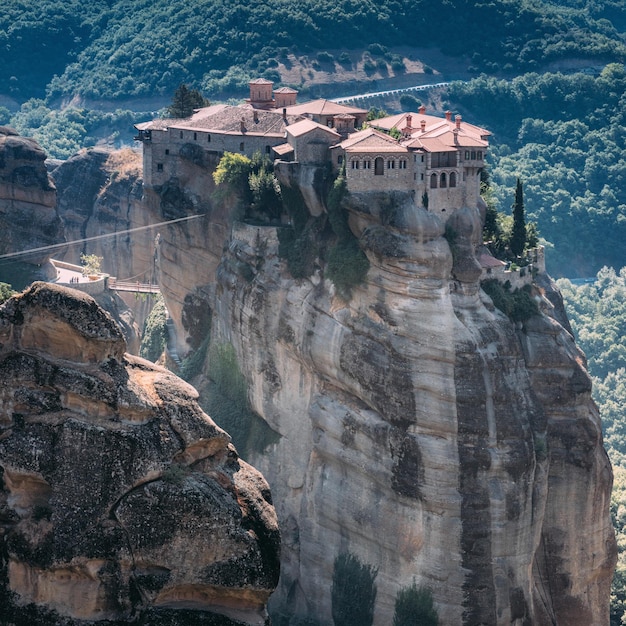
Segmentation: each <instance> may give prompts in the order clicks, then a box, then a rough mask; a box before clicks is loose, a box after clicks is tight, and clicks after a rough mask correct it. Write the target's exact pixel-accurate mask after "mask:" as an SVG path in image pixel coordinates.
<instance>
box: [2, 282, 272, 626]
mask: <svg viewBox="0 0 626 626" xmlns="http://www.w3.org/2000/svg"><path fill="white" fill-rule="evenodd" d="M125 348H126V346H125V342H124V340H123V337H122V334H121V331H120V329H119V328H118V326H117V325H116V324H115V323H114V322H113V320H112V319H111V318H110V316H108V314H106V313H105V312H104V311H103V310H102V309H100V308H99V307H98V306H97V304H96V303H95V302H94V301H93V300H92V299H91V298H90V297H89V296H86V295H82V294H80V293H78V292H76V291H73V290H68V289H64V288H62V287H55V286H49V285H45V284H43V283H35V284H34V285H33V286H32V287H31V288H30V289H29V290H28V291H27V292H25V293H24V294H22V295H20V296H16V297H14V298H12V299H11V300H9V301H7V303H5V305H3V306H2V307H0V379H1V385H0V407H1V408H0V537H1V538H2V542H1V548H0V621H2V623H3V624H9V623H11V624H15V625H20V626H26V624H28V625H41V626H43V625H44V624H45V625H49V624H57V625H65V626H74V625H78V624H81V625H87V624H94V623H98V622H102V621H105V620H106V623H107V624H120V625H121V624H125V623H131V622H132V623H138V622H141V623H146V624H148V623H149V624H154V625H159V624H161V625H165V624H174V623H185V624H198V625H200V624H205V625H209V624H210V625H224V626H226V625H233V626H234V625H243V624H264V623H266V613H265V604H266V602H267V599H268V597H269V595H270V593H271V592H272V590H273V589H274V587H275V585H276V581H277V577H278V567H279V565H278V556H279V544H278V541H279V539H278V528H277V523H276V515H275V512H274V508H273V506H272V504H271V500H270V494H269V488H268V486H267V483H266V482H265V480H264V479H263V477H262V476H261V475H260V474H259V473H258V472H257V471H256V470H254V469H253V468H252V467H250V466H249V465H247V464H246V463H245V462H243V461H242V460H241V459H239V458H238V456H237V453H236V452H235V450H234V448H233V447H232V445H230V444H229V437H228V435H227V434H226V433H225V432H224V431H223V430H221V429H220V428H219V427H217V426H216V425H215V424H214V423H213V421H212V420H211V419H210V418H209V417H207V415H206V414H204V413H203V412H202V410H201V409H200V407H199V406H198V404H197V402H196V398H197V394H196V392H195V390H194V389H193V388H192V387H190V386H189V385H187V384H186V383H183V382H182V381H180V380H179V379H177V378H176V377H175V376H173V375H172V374H170V373H169V372H168V371H167V370H164V369H161V368H157V367H155V366H152V364H150V363H148V362H147V361H144V360H142V359H137V358H134V357H131V356H130V355H128V354H125Z"/></svg>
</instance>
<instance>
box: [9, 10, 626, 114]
mask: <svg viewBox="0 0 626 626" xmlns="http://www.w3.org/2000/svg"><path fill="white" fill-rule="evenodd" d="M2 9H3V10H2V12H1V13H0V59H2V63H0V93H2V94H10V95H12V96H13V97H14V98H15V99H16V100H18V101H20V102H22V101H24V100H27V99H29V98H32V97H36V98H43V97H46V96H47V97H48V98H49V99H51V100H55V101H58V100H60V99H66V100H69V99H71V98H72V97H73V96H75V95H77V94H78V95H80V96H83V97H87V98H91V99H107V100H115V99H127V98H130V97H138V96H154V95H157V94H160V95H163V94H171V93H172V92H173V91H174V89H175V88H176V86H177V85H178V84H180V83H182V82H185V83H188V84H189V85H191V86H192V87H195V88H199V89H202V90H203V91H204V92H206V95H207V96H208V97H210V98H214V97H215V96H217V95H220V94H219V93H218V92H219V91H222V92H228V91H229V89H230V88H232V87H233V86H237V85H240V83H241V81H242V80H246V79H247V77H248V76H249V75H250V74H253V75H258V74H260V73H261V74H263V73H266V74H267V75H269V76H270V77H274V78H275V77H276V76H277V72H276V67H277V66H278V64H279V62H284V61H285V59H286V55H287V53H288V52H292V53H295V54H297V55H302V54H308V53H314V52H316V51H327V50H336V48H337V46H338V43H340V45H341V47H342V48H343V49H359V48H365V47H367V46H368V45H369V44H373V43H378V44H382V45H384V46H387V47H397V46H408V47H417V46H419V47H428V46H432V47H438V48H440V49H441V50H442V51H443V52H444V53H445V54H447V55H450V56H455V57H464V58H466V59H468V63H469V64H471V67H472V69H473V70H474V71H476V72H481V71H483V72H490V73H494V72H500V71H505V72H515V73H519V72H521V71H529V70H535V69H539V68H541V67H545V66H546V65H547V64H549V63H550V62H553V61H562V60H564V59H571V58H575V59H587V60H596V61H599V62H602V61H607V60H615V61H624V60H626V46H625V45H624V41H623V38H622V34H623V32H624V31H625V30H626V7H625V6H624V3H623V2H622V1H621V0H594V1H593V2H588V1H586V0H564V1H562V2H559V3H555V2H548V1H545V0H483V1H480V2H474V1H472V2H470V1H468V0H445V2H444V1H442V2H432V1H431V0H389V1H388V2H382V3H381V2H375V1H374V0H359V1H358V2H356V1H355V0H332V1H331V0H302V1H301V2H291V1H289V0H276V1H275V2H272V3H267V2H264V1H263V0H250V1H248V2H241V1H240V0H231V1H226V0H196V1H195V2H183V1H181V0H92V2H89V3H84V2H80V1H79V0H44V1H41V2H33V1H30V2H24V1H23V0H5V2H3V7H2ZM459 33H462V36H459ZM326 59H327V60H328V57H326ZM344 62H345V61H344Z"/></svg>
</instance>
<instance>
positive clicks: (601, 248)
mask: <svg viewBox="0 0 626 626" xmlns="http://www.w3.org/2000/svg"><path fill="white" fill-rule="evenodd" d="M449 99H450V101H451V103H449V104H450V106H454V105H457V106H459V107H462V108H463V109H464V110H467V111H468V112H469V115H470V117H471V119H472V121H473V122H476V123H478V124H480V125H483V126H486V127H487V128H488V129H490V130H491V131H492V132H493V135H494V136H493V137H492V138H491V142H490V153H491V181H492V189H493V192H494V194H495V197H496V199H497V200H498V201H499V207H500V210H504V211H509V210H510V207H511V205H512V202H513V192H514V189H515V183H516V180H517V178H518V177H519V178H521V179H522V181H523V183H524V198H525V205H526V212H527V215H528V218H529V219H530V220H531V221H534V222H536V224H537V227H538V230H539V233H540V235H541V236H542V237H543V238H544V239H545V243H546V245H547V252H546V258H547V264H548V270H549V272H550V273H551V274H552V275H554V276H568V277H589V276H594V275H595V273H596V272H597V271H598V270H600V269H601V268H602V267H603V266H605V265H607V266H609V267H617V268H619V267H623V266H624V265H626V247H625V246H624V245H623V242H624V240H626V136H625V135H624V132H623V129H624V127H626V69H625V68H624V65H623V64H617V63H613V64H609V65H607V66H606V67H605V68H604V69H603V70H602V71H601V72H600V73H599V74H598V75H596V76H594V75H590V74H585V73H576V74H569V75H566V74H561V73H546V74H537V73H528V74H524V75H522V76H518V77H516V78H514V79H512V80H503V79H496V78H492V77H487V76H481V77H479V78H477V79H474V80H472V81H470V82H467V83H460V82H459V83H454V84H453V85H451V87H450V89H449Z"/></svg>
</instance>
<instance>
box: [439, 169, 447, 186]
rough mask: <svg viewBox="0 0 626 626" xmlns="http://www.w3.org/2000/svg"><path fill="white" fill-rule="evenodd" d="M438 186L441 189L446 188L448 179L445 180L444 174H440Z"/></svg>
mask: <svg viewBox="0 0 626 626" xmlns="http://www.w3.org/2000/svg"><path fill="white" fill-rule="evenodd" d="M439 186H440V187H441V188H442V189H443V188H444V187H447V186H448V179H447V178H446V173H445V172H442V173H441V182H440V184H439Z"/></svg>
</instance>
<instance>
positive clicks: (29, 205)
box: [0, 127, 63, 280]
mask: <svg viewBox="0 0 626 626" xmlns="http://www.w3.org/2000/svg"><path fill="white" fill-rule="evenodd" d="M45 159H46V155H45V152H44V151H43V150H42V149H41V148H40V147H39V145H38V144H37V142H36V141H34V140H33V139H28V138H26V137H20V136H19V135H18V134H17V133H16V132H15V131H14V130H12V129H11V128H7V127H0V254H9V253H11V252H21V251H24V250H30V249H33V248H40V247H44V246H47V245H50V244H57V243H60V242H62V241H63V225H62V222H61V220H60V219H59V216H58V214H57V211H56V188H55V186H54V183H53V182H52V180H51V179H50V177H49V176H48V172H47V170H46V166H45V163H44V161H45ZM50 256H51V253H50V252H47V251H43V252H41V253H39V254H36V255H34V256H29V257H27V258H25V259H24V260H25V261H27V262H28V263H29V264H31V265H33V266H36V265H39V264H43V263H45V261H47V259H48V258H50ZM0 270H2V268H0ZM33 271H34V268H33ZM2 275H3V276H4V272H3V274H2ZM5 280H6V278H5Z"/></svg>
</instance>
